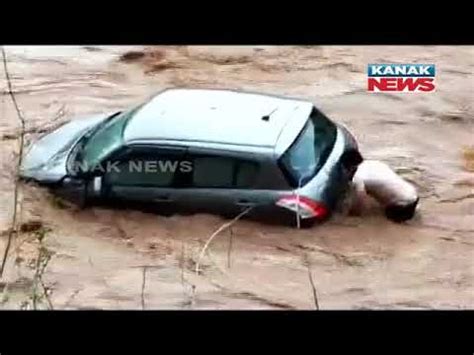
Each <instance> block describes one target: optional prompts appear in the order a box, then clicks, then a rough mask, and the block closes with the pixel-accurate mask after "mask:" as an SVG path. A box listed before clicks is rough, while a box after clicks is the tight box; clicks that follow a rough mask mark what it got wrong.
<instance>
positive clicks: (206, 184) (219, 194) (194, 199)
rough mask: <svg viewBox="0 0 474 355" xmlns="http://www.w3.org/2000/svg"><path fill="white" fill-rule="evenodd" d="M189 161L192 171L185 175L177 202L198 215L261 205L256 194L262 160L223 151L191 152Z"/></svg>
mask: <svg viewBox="0 0 474 355" xmlns="http://www.w3.org/2000/svg"><path fill="white" fill-rule="evenodd" d="M185 160H186V161H187V162H189V163H190V165H191V166H192V169H191V171H189V172H187V173H186V174H182V179H181V183H182V184H181V186H180V188H179V189H178V191H177V192H176V193H177V201H179V203H180V205H184V206H187V207H188V208H191V209H194V210H198V211H209V212H219V213H220V212H222V213H231V212H238V211H239V210H241V209H242V208H247V207H251V206H254V205H255V204H257V203H258V199H257V195H256V194H255V193H254V191H253V188H254V187H255V185H256V183H257V180H258V177H259V170H260V163H259V161H258V160H255V159H254V160H252V159H248V158H245V157H241V156H239V155H237V154H232V153H228V154H226V152H219V151H209V150H206V149H197V148H190V149H189V150H188V153H187V154H186V158H185Z"/></svg>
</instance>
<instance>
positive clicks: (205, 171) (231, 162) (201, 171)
mask: <svg viewBox="0 0 474 355" xmlns="http://www.w3.org/2000/svg"><path fill="white" fill-rule="evenodd" d="M192 161H193V170H192V179H191V185H192V186H193V187H203V188H205V187H208V188H251V187H253V186H254V185H255V181H256V178H257V173H258V164H257V163H255V162H252V161H247V160H241V159H235V158H228V157H213V156H195V157H193V158H192Z"/></svg>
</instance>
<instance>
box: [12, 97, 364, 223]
mask: <svg viewBox="0 0 474 355" xmlns="http://www.w3.org/2000/svg"><path fill="white" fill-rule="evenodd" d="M359 163H360V154H359V152H358V148H357V143H356V140H355V139H354V137H353V136H352V134H351V133H349V131H348V130H347V129H346V128H344V127H343V126H342V125H339V124H336V123H334V122H332V121H331V120H330V119H329V118H328V117H326V116H325V115H324V114H323V113H322V112H321V111H319V110H318V109H317V108H316V107H315V106H314V105H313V104H312V103H311V102H309V101H305V100H301V99H294V98H287V97H278V96H270V95H264V94H258V93H249V92H237V91H231V90H214V89H168V90H165V91H163V92H161V93H159V94H157V95H155V96H154V97H152V98H151V99H149V100H147V101H146V102H145V103H143V104H141V105H139V106H137V107H134V108H132V109H130V110H128V111H123V112H115V113H113V114H109V115H95V116H91V117H87V118H83V119H75V120H72V121H70V122H69V123H66V124H65V125H63V126H62V127H60V128H58V129H56V130H55V131H53V132H52V133H49V134H47V135H46V136H44V137H42V138H41V139H40V140H38V141H37V142H36V143H34V144H33V145H32V146H31V147H30V149H29V151H28V152H27V154H26V155H25V157H24V159H23V164H22V166H21V172H20V175H21V177H23V178H25V179H32V180H35V181H37V182H38V183H41V184H46V185H49V186H51V187H53V188H55V189H56V191H57V192H58V193H61V194H62V195H63V196H68V197H69V198H72V199H73V200H75V201H77V202H78V203H80V204H82V205H83V204H85V203H89V202H92V201H101V200H109V201H110V200H112V201H117V200H119V201H138V202H142V203H143V202H144V203H153V204H158V205H162V206H164V205H167V206H169V205H174V206H177V207H184V208H186V207H190V208H194V209H198V210H199V209H200V208H201V207H203V208H204V207H205V206H213V207H214V208H215V209H217V210H219V211H238V210H241V209H243V208H249V207H252V209H253V210H255V211H258V210H261V211H266V212H270V213H275V214H274V216H275V218H280V217H277V216H279V215H278V212H285V211H286V214H288V213H289V214H290V215H291V216H293V220H294V219H295V218H294V217H295V214H297V215H298V218H296V219H298V220H301V221H303V222H304V224H303V226H305V225H311V224H312V222H314V221H317V220H323V219H326V218H327V217H328V216H329V215H330V213H331V211H333V209H334V208H335V206H336V205H337V203H338V201H339V199H340V198H341V196H342V195H343V194H344V192H345V191H346V189H347V187H348V186H349V182H350V181H351V179H352V176H353V174H354V171H355V169H356V168H357V165H358V164H359ZM283 214H285V213H283Z"/></svg>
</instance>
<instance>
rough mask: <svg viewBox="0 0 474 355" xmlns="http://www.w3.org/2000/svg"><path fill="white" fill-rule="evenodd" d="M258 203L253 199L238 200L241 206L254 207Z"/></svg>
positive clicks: (238, 204) (237, 203)
mask: <svg viewBox="0 0 474 355" xmlns="http://www.w3.org/2000/svg"><path fill="white" fill-rule="evenodd" d="M256 204H257V203H256V202H253V201H248V200H238V201H237V202H236V205H237V206H241V207H254V206H255V205H256Z"/></svg>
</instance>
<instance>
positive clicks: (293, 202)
mask: <svg viewBox="0 0 474 355" xmlns="http://www.w3.org/2000/svg"><path fill="white" fill-rule="evenodd" d="M276 205H277V206H280V207H283V208H286V209H288V210H291V211H293V212H295V213H297V214H299V215H300V217H301V218H303V219H304V218H324V217H326V215H327V213H328V209H327V208H326V207H325V206H324V205H323V204H322V203H320V202H317V201H313V200H311V199H310V198H308V197H305V196H297V195H290V196H285V197H282V198H281V199H279V200H278V201H277V202H276Z"/></svg>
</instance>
